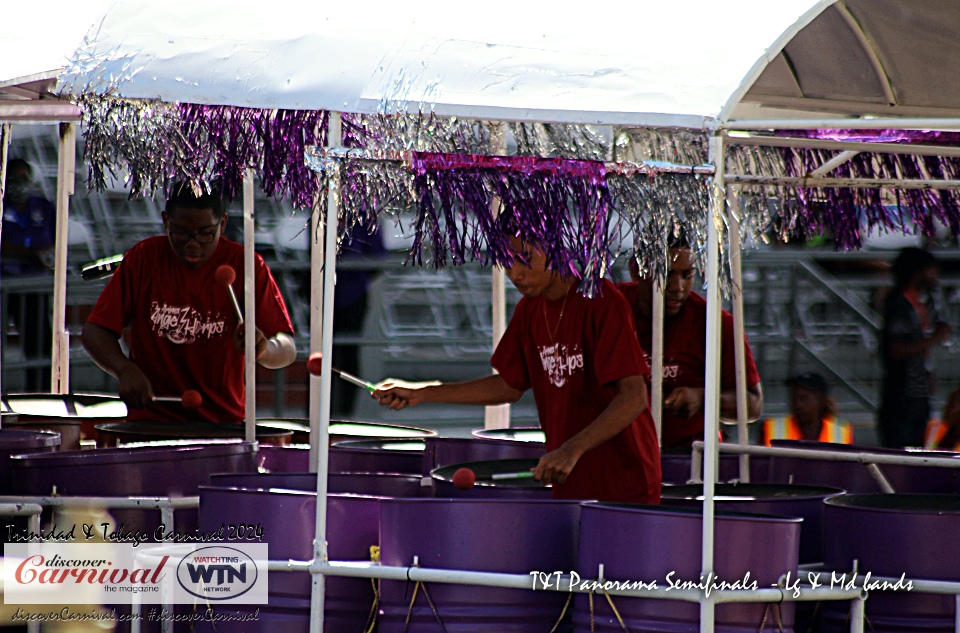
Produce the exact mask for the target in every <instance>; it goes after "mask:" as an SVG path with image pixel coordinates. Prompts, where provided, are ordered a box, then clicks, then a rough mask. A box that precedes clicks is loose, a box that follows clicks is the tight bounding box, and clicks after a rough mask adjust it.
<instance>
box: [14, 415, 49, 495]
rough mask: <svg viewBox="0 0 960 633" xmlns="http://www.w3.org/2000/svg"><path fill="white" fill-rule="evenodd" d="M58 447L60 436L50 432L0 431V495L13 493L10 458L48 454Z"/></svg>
mask: <svg viewBox="0 0 960 633" xmlns="http://www.w3.org/2000/svg"><path fill="white" fill-rule="evenodd" d="M58 446H60V434H59V433H53V432H50V431H27V430H24V429H0V494H5V495H9V494H12V493H13V482H12V480H11V475H10V469H11V466H10V457H11V456H12V455H23V454H27V453H50V452H53V451H55V450H57V447H58Z"/></svg>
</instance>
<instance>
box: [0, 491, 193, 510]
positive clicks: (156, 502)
mask: <svg viewBox="0 0 960 633" xmlns="http://www.w3.org/2000/svg"><path fill="white" fill-rule="evenodd" d="M0 503H13V504H25V503H26V504H36V505H39V506H43V507H45V508H86V507H90V506H95V507H100V508H123V509H132V508H155V509H161V508H172V509H174V510H185V509H196V508H199V507H200V497H31V496H22V497H20V496H11V495H4V496H0Z"/></svg>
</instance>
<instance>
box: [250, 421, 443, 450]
mask: <svg viewBox="0 0 960 633" xmlns="http://www.w3.org/2000/svg"><path fill="white" fill-rule="evenodd" d="M257 425H263V426H265V427H275V428H281V429H284V430H292V431H294V435H293V442H294V443H295V444H309V443H310V421H309V420H308V419H306V418H264V419H258V420H257ZM436 434H437V432H436V431H431V430H429V429H421V428H419V427H416V426H400V425H397V424H381V423H379V422H361V421H358V420H330V428H329V435H330V443H331V444H332V443H334V442H342V441H344V440H359V439H383V440H386V439H422V438H425V437H430V436H433V435H436Z"/></svg>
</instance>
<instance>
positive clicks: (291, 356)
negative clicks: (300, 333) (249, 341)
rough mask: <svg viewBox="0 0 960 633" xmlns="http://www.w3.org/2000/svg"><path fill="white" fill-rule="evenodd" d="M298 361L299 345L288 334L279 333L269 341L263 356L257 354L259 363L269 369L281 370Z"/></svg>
mask: <svg viewBox="0 0 960 633" xmlns="http://www.w3.org/2000/svg"><path fill="white" fill-rule="evenodd" d="M296 359H297V345H296V343H294V341H293V336H292V335H290V334H288V333H286V332H277V333H276V334H275V335H274V336H272V337H271V338H269V339H267V344H266V347H265V349H264V350H263V353H262V354H257V362H258V363H260V364H261V365H263V366H264V367H266V368H267V369H281V368H283V367H286V366H288V365H290V364H291V363H292V362H293V361H295V360H296Z"/></svg>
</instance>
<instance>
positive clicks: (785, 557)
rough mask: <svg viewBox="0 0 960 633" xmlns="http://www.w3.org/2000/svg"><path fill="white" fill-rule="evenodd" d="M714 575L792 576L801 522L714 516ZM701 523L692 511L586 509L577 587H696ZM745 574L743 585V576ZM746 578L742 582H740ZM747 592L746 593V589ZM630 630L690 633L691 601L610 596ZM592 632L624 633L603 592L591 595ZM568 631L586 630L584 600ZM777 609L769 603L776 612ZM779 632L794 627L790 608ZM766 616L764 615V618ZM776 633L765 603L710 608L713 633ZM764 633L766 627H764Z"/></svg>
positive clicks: (767, 581) (696, 608) (771, 579)
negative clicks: (599, 582) (599, 583)
mask: <svg viewBox="0 0 960 633" xmlns="http://www.w3.org/2000/svg"><path fill="white" fill-rule="evenodd" d="M714 526H715V543H716V549H715V552H714V570H715V574H716V578H717V580H718V581H724V582H727V583H735V582H737V581H739V582H740V584H741V585H743V584H746V583H751V582H754V581H755V582H756V583H757V588H761V587H764V588H765V587H770V586H772V585H776V583H777V580H778V579H779V578H780V576H781V575H782V574H784V573H786V572H788V571H789V572H792V574H793V577H796V573H797V556H798V553H799V545H800V519H796V518H787V517H772V516H764V515H758V514H733V513H726V512H722V511H721V512H718V513H717V515H716V521H715V522H714ZM702 527H703V520H702V516H701V513H700V511H699V510H697V509H694V508H679V507H677V508H661V507H658V506H641V505H627V504H622V505H618V504H601V503H585V504H583V506H582V509H581V517H580V550H579V561H578V563H577V567H576V569H577V573H578V574H579V575H580V577H581V581H585V580H590V579H594V578H597V575H598V571H599V566H600V565H601V564H602V565H604V575H603V577H604V579H606V580H610V581H619V582H630V583H641V582H642V583H646V584H647V585H649V584H650V583H652V582H654V581H656V583H657V586H658V587H660V588H663V587H669V586H674V587H676V583H678V582H683V581H693V582H699V580H700V570H701V560H700V559H701V552H702ZM748 573H749V579H747V574H748ZM745 579H747V580H745ZM746 588H748V589H749V588H751V587H750V586H749V584H748V585H747V587H746ZM613 601H614V604H615V605H616V607H617V610H618V611H619V613H620V615H621V616H622V617H623V619H624V622H625V623H626V625H627V627H628V628H629V630H631V631H671V632H677V633H679V632H689V633H696V632H697V631H699V630H700V623H699V620H700V605H699V604H697V603H689V602H680V601H674V600H656V599H651V598H625V597H620V596H615V597H613ZM593 603H594V610H595V611H594V618H595V621H596V631H598V632H602V631H611V632H613V631H616V632H618V633H619V632H620V631H622V628H621V627H620V624H619V623H618V622H617V619H616V616H615V615H614V614H613V612H612V611H611V609H610V606H609V604H607V601H606V600H605V599H604V598H603V596H602V594H601V595H600V596H599V597H597V596H595V597H594V601H593ZM574 604H575V608H574V614H573V622H574V631H577V632H585V631H591V630H593V629H591V624H590V620H591V617H590V607H589V602H588V596H587V595H585V594H578V595H577V597H576V598H575V600H574ZM777 606H778V605H771V606H770V608H771V609H774V608H776V607H777ZM779 608H780V615H781V616H782V620H783V625H784V628H783V630H784V631H788V632H789V631H791V630H792V628H791V627H792V626H793V604H792V603H783V604H781V605H779ZM765 616H766V617H765ZM764 621H766V622H767V626H769V627H772V630H776V624H775V623H776V622H777V620H776V616H775V614H773V613H772V612H768V611H767V604H765V603H726V604H719V605H717V607H716V630H717V631H723V632H724V633H734V632H739V631H743V632H744V633H746V632H748V631H750V632H754V631H758V630H760V626H761V622H764ZM763 630H766V629H763Z"/></svg>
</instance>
